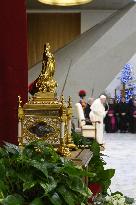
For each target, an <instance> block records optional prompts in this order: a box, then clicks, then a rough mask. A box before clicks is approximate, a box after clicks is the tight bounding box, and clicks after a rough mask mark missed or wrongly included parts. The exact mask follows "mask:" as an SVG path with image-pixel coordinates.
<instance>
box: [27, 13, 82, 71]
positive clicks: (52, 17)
mask: <svg viewBox="0 0 136 205" xmlns="http://www.w3.org/2000/svg"><path fill="white" fill-rule="evenodd" d="M80 22H81V20H80V13H29V14H28V63H29V68H31V67H32V66H33V65H35V64H36V63H38V62H39V61H40V60H41V59H42V53H43V46H44V44H45V43H46V42H49V43H50V44H51V48H52V51H53V52H54V51H55V50H57V49H58V48H61V47H63V46H64V45H66V44H67V43H69V42H70V41H72V40H73V39H75V38H76V37H77V36H78V35H80Z"/></svg>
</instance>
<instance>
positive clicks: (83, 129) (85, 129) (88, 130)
mask: <svg viewBox="0 0 136 205" xmlns="http://www.w3.org/2000/svg"><path fill="white" fill-rule="evenodd" d="M75 106H76V111H77V115H78V121H79V128H77V129H76V131H77V132H80V133H81V134H82V136H84V137H87V138H95V139H96V131H97V130H96V123H97V122H93V123H92V124H93V125H86V120H85V116H84V112H83V108H82V106H81V104H80V103H76V104H75Z"/></svg>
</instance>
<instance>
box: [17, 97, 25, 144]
mask: <svg viewBox="0 0 136 205" xmlns="http://www.w3.org/2000/svg"><path fill="white" fill-rule="evenodd" d="M18 103H19V104H18V142H19V146H22V144H23V143H22V121H23V119H24V110H23V108H22V105H21V104H22V100H21V97H20V96H18Z"/></svg>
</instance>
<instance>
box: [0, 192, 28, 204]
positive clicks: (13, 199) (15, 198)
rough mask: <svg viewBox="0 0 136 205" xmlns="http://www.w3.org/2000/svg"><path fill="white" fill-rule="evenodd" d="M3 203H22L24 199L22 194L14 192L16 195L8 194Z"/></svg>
mask: <svg viewBox="0 0 136 205" xmlns="http://www.w3.org/2000/svg"><path fill="white" fill-rule="evenodd" d="M2 204H3V205H23V204H24V199H23V197H22V196H20V195H18V194H16V195H9V196H7V197H6V198H5V199H4V200H3V201H2Z"/></svg>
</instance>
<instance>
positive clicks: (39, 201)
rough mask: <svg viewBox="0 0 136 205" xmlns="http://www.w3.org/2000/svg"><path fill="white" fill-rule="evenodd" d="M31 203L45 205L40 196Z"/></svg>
mask: <svg viewBox="0 0 136 205" xmlns="http://www.w3.org/2000/svg"><path fill="white" fill-rule="evenodd" d="M29 205H43V202H42V200H41V199H40V198H35V199H34V200H33V201H32V202H31V203H30V204H29Z"/></svg>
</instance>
